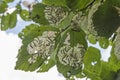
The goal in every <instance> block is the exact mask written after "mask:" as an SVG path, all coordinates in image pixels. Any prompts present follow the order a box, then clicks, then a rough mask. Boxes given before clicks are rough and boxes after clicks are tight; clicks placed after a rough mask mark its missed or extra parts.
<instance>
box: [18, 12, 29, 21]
mask: <svg viewBox="0 0 120 80" xmlns="http://www.w3.org/2000/svg"><path fill="white" fill-rule="evenodd" d="M20 16H21V18H22V19H23V20H25V21H30V20H31V19H30V12H28V11H27V10H22V11H21V12H20Z"/></svg>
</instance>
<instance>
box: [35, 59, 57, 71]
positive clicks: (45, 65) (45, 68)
mask: <svg viewBox="0 0 120 80" xmlns="http://www.w3.org/2000/svg"><path fill="white" fill-rule="evenodd" d="M54 65H55V62H54V61H53V60H52V59H47V60H45V62H44V63H43V64H42V65H41V67H40V69H39V70H38V71H37V72H47V71H48V70H49V69H50V68H51V67H53V66H54Z"/></svg>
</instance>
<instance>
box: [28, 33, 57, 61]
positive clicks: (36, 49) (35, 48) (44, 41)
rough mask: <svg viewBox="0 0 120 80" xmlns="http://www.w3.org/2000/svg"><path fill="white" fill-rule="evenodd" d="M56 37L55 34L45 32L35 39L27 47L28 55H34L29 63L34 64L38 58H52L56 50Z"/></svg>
mask: <svg viewBox="0 0 120 80" xmlns="http://www.w3.org/2000/svg"><path fill="white" fill-rule="evenodd" d="M54 37H55V32H52V31H48V32H44V33H43V35H42V36H38V37H37V38H34V40H33V41H32V42H31V43H29V44H28V46H27V51H28V53H29V54H31V55H32V57H31V58H29V60H28V62H29V63H34V62H35V61H36V59H37V57H38V56H39V57H42V58H43V59H46V58H47V57H48V56H50V54H51V53H52V51H53V48H54V43H55V42H54Z"/></svg>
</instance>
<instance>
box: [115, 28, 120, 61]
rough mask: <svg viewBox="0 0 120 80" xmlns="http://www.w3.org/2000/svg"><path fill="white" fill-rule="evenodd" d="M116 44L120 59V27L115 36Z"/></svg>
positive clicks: (119, 58) (116, 51)
mask: <svg viewBox="0 0 120 80" xmlns="http://www.w3.org/2000/svg"><path fill="white" fill-rule="evenodd" d="M114 44H115V46H114V51H115V55H116V56H117V58H118V60H120V27H119V28H118V30H117V35H116V37H115V41H114Z"/></svg>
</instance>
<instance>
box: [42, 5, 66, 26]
mask: <svg viewBox="0 0 120 80" xmlns="http://www.w3.org/2000/svg"><path fill="white" fill-rule="evenodd" d="M44 12H45V18H46V19H47V20H48V22H49V23H50V24H51V25H58V24H59V23H60V22H61V21H62V20H63V19H64V18H65V17H66V16H67V15H68V12H67V11H65V10H64V9H63V8H62V7H57V6H47V7H45V10H44Z"/></svg>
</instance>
